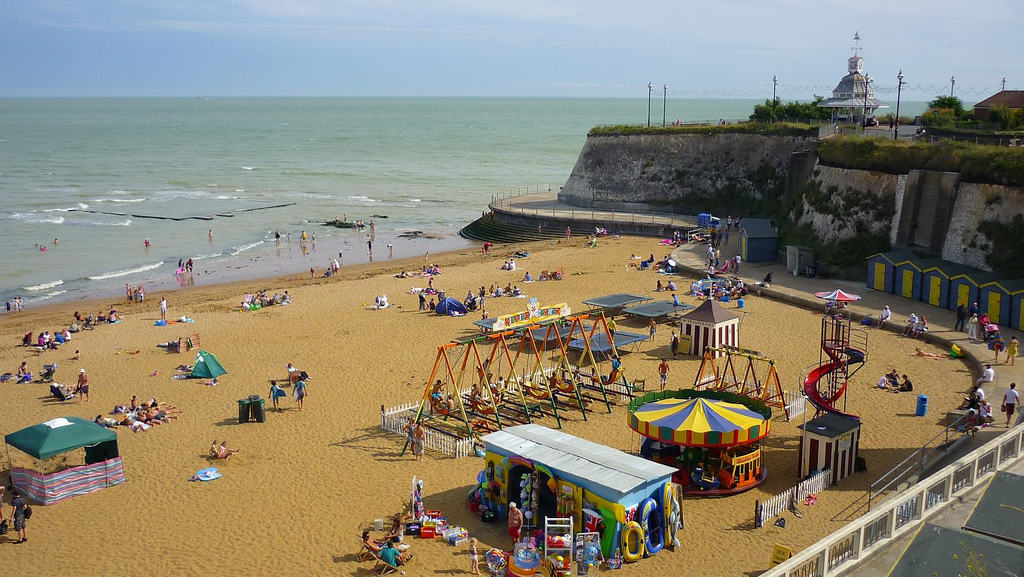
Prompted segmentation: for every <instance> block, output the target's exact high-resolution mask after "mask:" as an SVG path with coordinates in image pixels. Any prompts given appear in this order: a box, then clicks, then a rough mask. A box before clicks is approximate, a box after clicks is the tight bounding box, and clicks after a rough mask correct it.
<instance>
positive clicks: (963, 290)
mask: <svg viewBox="0 0 1024 577" xmlns="http://www.w3.org/2000/svg"><path fill="white" fill-rule="evenodd" d="M970 300H971V287H969V286H967V283H960V284H959V285H957V287H956V303H957V304H961V303H963V305H964V306H966V307H968V308H969V307H970V306H971V303H970V302H969V301H970Z"/></svg>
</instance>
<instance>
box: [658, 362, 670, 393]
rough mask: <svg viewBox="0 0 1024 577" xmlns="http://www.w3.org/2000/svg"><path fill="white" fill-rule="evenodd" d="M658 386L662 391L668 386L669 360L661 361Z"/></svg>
mask: <svg viewBox="0 0 1024 577" xmlns="http://www.w3.org/2000/svg"><path fill="white" fill-rule="evenodd" d="M658 384H659V385H661V390H662V391H664V390H665V385H667V384H668V360H667V359H661V364H660V365H658Z"/></svg>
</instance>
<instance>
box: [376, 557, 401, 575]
mask: <svg viewBox="0 0 1024 577" xmlns="http://www.w3.org/2000/svg"><path fill="white" fill-rule="evenodd" d="M373 556H374V557H375V558H376V559H377V563H376V564H374V566H373V573H374V575H390V574H391V573H398V567H397V566H395V565H392V564H391V563H388V562H387V561H385V560H383V559H381V558H380V555H377V554H376V553H374V554H373Z"/></svg>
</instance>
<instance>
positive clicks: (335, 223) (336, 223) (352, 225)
mask: <svg viewBox="0 0 1024 577" xmlns="http://www.w3.org/2000/svg"><path fill="white" fill-rule="evenodd" d="M324 226H333V227H335V228H355V227H356V223H354V222H342V221H340V220H329V221H327V222H325V223H324Z"/></svg>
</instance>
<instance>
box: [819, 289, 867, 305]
mask: <svg viewBox="0 0 1024 577" xmlns="http://www.w3.org/2000/svg"><path fill="white" fill-rule="evenodd" d="M814 296H816V297H818V298H819V299H825V300H827V301H836V302H837V303H852V302H855V301H859V300H860V296H859V295H855V294H853V293H848V292H846V291H844V290H843V289H836V290H834V291H822V292H818V293H814Z"/></svg>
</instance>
